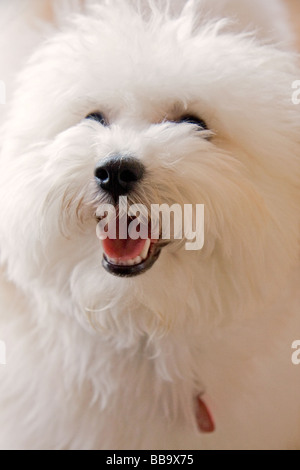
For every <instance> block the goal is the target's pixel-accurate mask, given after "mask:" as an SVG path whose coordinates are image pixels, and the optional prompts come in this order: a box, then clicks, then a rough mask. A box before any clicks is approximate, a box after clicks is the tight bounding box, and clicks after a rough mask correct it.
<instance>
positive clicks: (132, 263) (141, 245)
mask: <svg viewBox="0 0 300 470" xmlns="http://www.w3.org/2000/svg"><path fill="white" fill-rule="evenodd" d="M130 222H132V219H131V218H128V221H127V227H128V225H129V224H130ZM150 225H151V224H149V230H148V234H149V238H147V239H144V238H137V239H133V238H131V237H130V234H128V231H127V238H125V237H124V236H123V237H120V233H119V220H117V227H116V233H115V234H114V236H112V237H111V236H109V235H108V236H107V232H106V231H105V236H103V235H104V233H103V227H102V228H101V226H98V228H97V234H98V238H100V239H101V241H102V248H103V261H102V264H103V266H104V268H105V269H106V271H108V272H109V273H110V274H113V275H115V276H120V277H132V276H137V275H139V274H143V273H144V272H146V271H148V270H149V269H150V268H152V266H153V265H154V263H155V262H156V261H157V260H158V258H159V255H160V253H161V249H162V248H163V246H165V245H166V243H162V242H161V240H160V239H151V229H150ZM124 238H125V239H124Z"/></svg>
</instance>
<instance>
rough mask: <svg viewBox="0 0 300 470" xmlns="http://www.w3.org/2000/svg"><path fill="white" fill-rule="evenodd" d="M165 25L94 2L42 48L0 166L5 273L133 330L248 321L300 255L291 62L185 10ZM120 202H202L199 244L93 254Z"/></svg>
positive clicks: (102, 246)
mask: <svg viewBox="0 0 300 470" xmlns="http://www.w3.org/2000/svg"><path fill="white" fill-rule="evenodd" d="M111 8H112V7H111ZM163 16H164V15H158V14H157V13H156V14H155V15H154V17H153V19H152V21H148V20H143V19H142V17H141V16H140V15H139V14H138V13H137V12H136V11H135V10H134V9H130V8H128V7H126V6H124V8H122V7H121V6H120V5H119V7H118V9H109V8H106V7H99V8H96V9H95V10H94V11H93V14H92V15H90V16H89V17H85V18H80V19H77V20H76V21H75V22H74V23H72V25H71V26H70V27H69V29H68V30H67V31H66V32H64V33H60V34H58V35H57V36H56V37H55V38H53V40H51V41H50V42H49V43H47V44H46V45H44V46H43V47H42V48H41V49H40V50H39V52H38V53H37V54H36V55H35V57H34V58H33V59H32V62H31V64H29V66H28V68H27V69H26V70H25V71H24V73H23V76H22V78H21V86H20V88H19V91H18V92H17V93H16V96H15V100H14V104H13V107H12V111H11V114H10V118H9V121H8V123H7V126H6V134H5V141H4V146H3V162H4V163H3V165H2V170H1V198H2V202H1V208H0V211H1V214H0V215H1V218H2V220H3V231H2V233H1V247H3V249H2V252H1V255H2V260H3V262H6V263H7V265H8V270H9V273H10V276H11V278H13V279H14V280H15V282H17V283H18V284H19V285H21V286H22V288H23V289H25V290H29V291H34V292H35V293H36V292H37V290H38V291H39V292H40V295H41V297H43V298H45V295H48V296H49V299H50V298H51V302H54V303H55V302H56V303H57V306H59V307H63V309H64V310H65V311H68V310H70V312H71V311H72V312H74V310H75V311H77V312H78V315H79V317H80V316H82V312H94V313H95V314H96V316H97V321H98V320H99V318H100V317H101V318H102V322H104V320H103V318H104V317H105V318H106V317H108V316H109V315H108V312H109V311H112V312H114V315H115V318H114V320H112V322H113V321H115V322H116V316H118V315H119V316H120V317H122V321H123V322H124V324H125V323H126V321H128V316H129V315H131V318H134V321H135V322H138V324H139V326H140V329H141V330H145V329H147V330H149V329H150V330H151V329H153V328H154V326H153V325H154V323H155V321H157V324H160V323H162V324H163V325H164V327H165V326H166V325H168V326H170V324H171V322H176V323H177V324H178V323H179V324H183V323H184V322H186V320H187V318H189V319H191V318H192V319H195V321H197V322H198V321H202V320H203V318H204V317H208V318H209V321H211V320H210V319H211V318H212V317H213V318H216V316H218V317H219V316H224V315H225V316H226V315H228V314H229V312H231V311H235V310H237V309H238V308H239V311H241V307H242V309H243V308H244V310H249V305H250V304H251V303H252V304H255V303H256V302H257V300H258V299H259V298H260V296H261V294H263V293H264V291H265V289H266V288H267V287H269V286H270V285H271V284H272V283H273V281H275V280H277V281H280V280H281V279H282V277H281V276H284V275H285V272H286V269H287V267H288V266H290V265H291V263H292V262H293V261H294V260H295V259H296V253H297V249H298V246H297V243H298V242H297V238H298V234H297V223H298V214H297V205H298V203H299V190H298V188H297V178H298V177H299V170H298V166H297V162H296V159H295V155H296V153H297V152H298V153H299V148H298V141H299V138H298V136H297V132H298V128H299V117H298V114H297V110H296V109H294V108H295V107H293V105H292V104H291V100H290V95H291V92H290V90H291V83H292V80H293V78H294V77H293V73H294V66H293V65H291V62H290V56H289V55H288V54H284V53H282V52H277V51H276V50H275V49H272V48H271V47H270V48H269V47H266V46H264V47H261V46H259V45H256V44H255V43H254V41H253V39H251V38H250V39H249V38H243V37H237V36H234V35H230V34H228V33H227V34H225V33H222V30H221V24H220V23H219V24H218V25H202V26H198V27H197V26H195V25H193V21H192V16H193V13H192V12H190V13H189V14H188V13H186V15H185V16H182V17H181V18H179V19H171V20H170V19H169V20H167V19H166V18H164V17H163ZM111 182H112V183H111ZM121 195H123V196H124V195H126V196H127V198H128V201H129V203H130V204H137V203H139V204H143V205H144V206H145V207H146V208H148V209H149V208H150V207H151V204H168V205H173V204H179V205H180V206H181V207H182V208H183V207H184V205H185V204H192V205H194V206H195V205H196V204H204V206H205V244H204V248H203V249H202V250H200V251H186V250H185V245H184V240H183V241H182V242H180V241H176V242H174V241H172V240H170V243H168V240H167V241H166V240H155V242H154V241H153V240H151V237H150V239H149V240H150V241H148V242H147V241H144V242H141V241H136V242H131V243H127V244H126V243H121V244H120V242H119V241H118V240H117V241H115V242H111V243H110V242H104V243H102V242H101V241H100V240H99V233H98V237H97V226H98V224H99V221H101V217H99V214H100V213H102V212H101V208H102V206H103V204H108V203H110V204H113V205H114V206H116V208H117V209H118V207H117V196H121ZM287 207H288V210H287ZM149 221H150V220H148V222H149ZM100 238H101V237H100ZM118 242H119V243H118ZM120 250H121V251H120ZM278 266H280V267H281V272H280V273H279V272H278V271H279V270H278V269H277V267H278ZM116 275H117V276H116ZM124 275H125V276H126V277H125V278H123V276H124ZM118 276H121V277H118ZM274 285H275V284H274ZM37 286H38V289H37ZM35 295H36V294H35ZM249 303H250V304H249ZM141 305H143V312H146V311H148V315H146V313H143V314H142V315H139V314H140V311H141V309H140V306H141ZM141 316H142V318H141ZM146 317H147V318H146ZM153 318H155V319H156V320H155V321H154V320H153ZM99 321H100V320H99Z"/></svg>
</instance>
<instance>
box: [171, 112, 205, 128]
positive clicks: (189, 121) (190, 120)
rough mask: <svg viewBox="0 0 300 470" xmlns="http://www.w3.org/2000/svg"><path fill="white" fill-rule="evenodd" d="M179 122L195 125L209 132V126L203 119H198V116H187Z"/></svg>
mask: <svg viewBox="0 0 300 470" xmlns="http://www.w3.org/2000/svg"><path fill="white" fill-rule="evenodd" d="M178 122H186V123H187V124H194V125H196V126H198V127H199V128H200V130H208V127H207V124H206V122H205V121H203V119H200V118H197V117H196V116H192V115H187V116H183V117H182V118H180V119H179V121H178Z"/></svg>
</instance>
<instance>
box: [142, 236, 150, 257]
mask: <svg viewBox="0 0 300 470" xmlns="http://www.w3.org/2000/svg"><path fill="white" fill-rule="evenodd" d="M150 245H151V240H149V239H148V240H147V241H146V243H145V246H144V249H143V251H142V253H141V254H140V257H141V258H142V259H143V260H144V259H146V258H147V256H148V253H149V248H150Z"/></svg>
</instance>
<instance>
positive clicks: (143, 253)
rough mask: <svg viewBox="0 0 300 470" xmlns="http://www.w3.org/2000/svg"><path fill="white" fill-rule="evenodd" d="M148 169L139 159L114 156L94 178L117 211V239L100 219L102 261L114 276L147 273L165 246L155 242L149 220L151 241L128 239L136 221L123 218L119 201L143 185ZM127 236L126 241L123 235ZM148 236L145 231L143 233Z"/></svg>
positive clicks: (131, 218)
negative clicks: (109, 232) (139, 184)
mask: <svg viewBox="0 0 300 470" xmlns="http://www.w3.org/2000/svg"><path fill="white" fill-rule="evenodd" d="M145 171H146V170H145V167H144V165H143V164H142V163H141V162H139V161H138V160H137V159H135V158H132V157H124V156H118V155H117V156H113V157H110V158H108V159H106V160H104V161H102V162H101V164H99V165H98V166H97V167H96V170H95V179H96V182H97V185H98V186H99V187H100V190H101V191H103V192H105V193H106V194H107V195H108V196H109V197H110V198H111V199H112V200H113V201H114V207H115V210H116V216H115V220H113V221H110V222H113V223H114V224H115V231H114V236H110V235H108V234H107V232H106V230H105V228H106V227H107V226H106V227H104V224H102V223H101V222H102V221H103V217H101V218H98V226H97V236H98V238H99V239H100V240H101V241H102V247H103V252H104V253H103V261H102V264H103V266H104V268H105V269H106V271H108V272H109V273H110V274H113V275H115V276H121V277H132V276H137V275H139V274H142V273H144V272H146V271H148V270H149V269H150V268H151V267H152V266H153V265H154V263H155V262H156V261H157V259H158V258H159V255H160V253H161V249H162V248H163V246H164V245H165V243H162V241H161V240H160V239H152V238H151V237H152V231H151V222H149V221H147V222H146V224H147V227H145V226H144V229H146V233H147V234H148V238H144V239H142V238H138V239H132V238H130V236H129V226H130V223H131V222H134V220H135V218H133V217H129V216H127V214H126V216H124V215H123V216H122V217H120V214H119V206H118V201H119V198H120V197H121V196H126V195H128V194H130V193H131V192H132V191H134V189H135V187H136V185H137V184H138V183H141V182H142V179H143V177H144V175H145ZM120 225H122V233H123V234H124V232H125V233H126V235H127V237H126V238H125V239H124V237H123V236H120ZM144 233H145V230H144Z"/></svg>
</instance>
